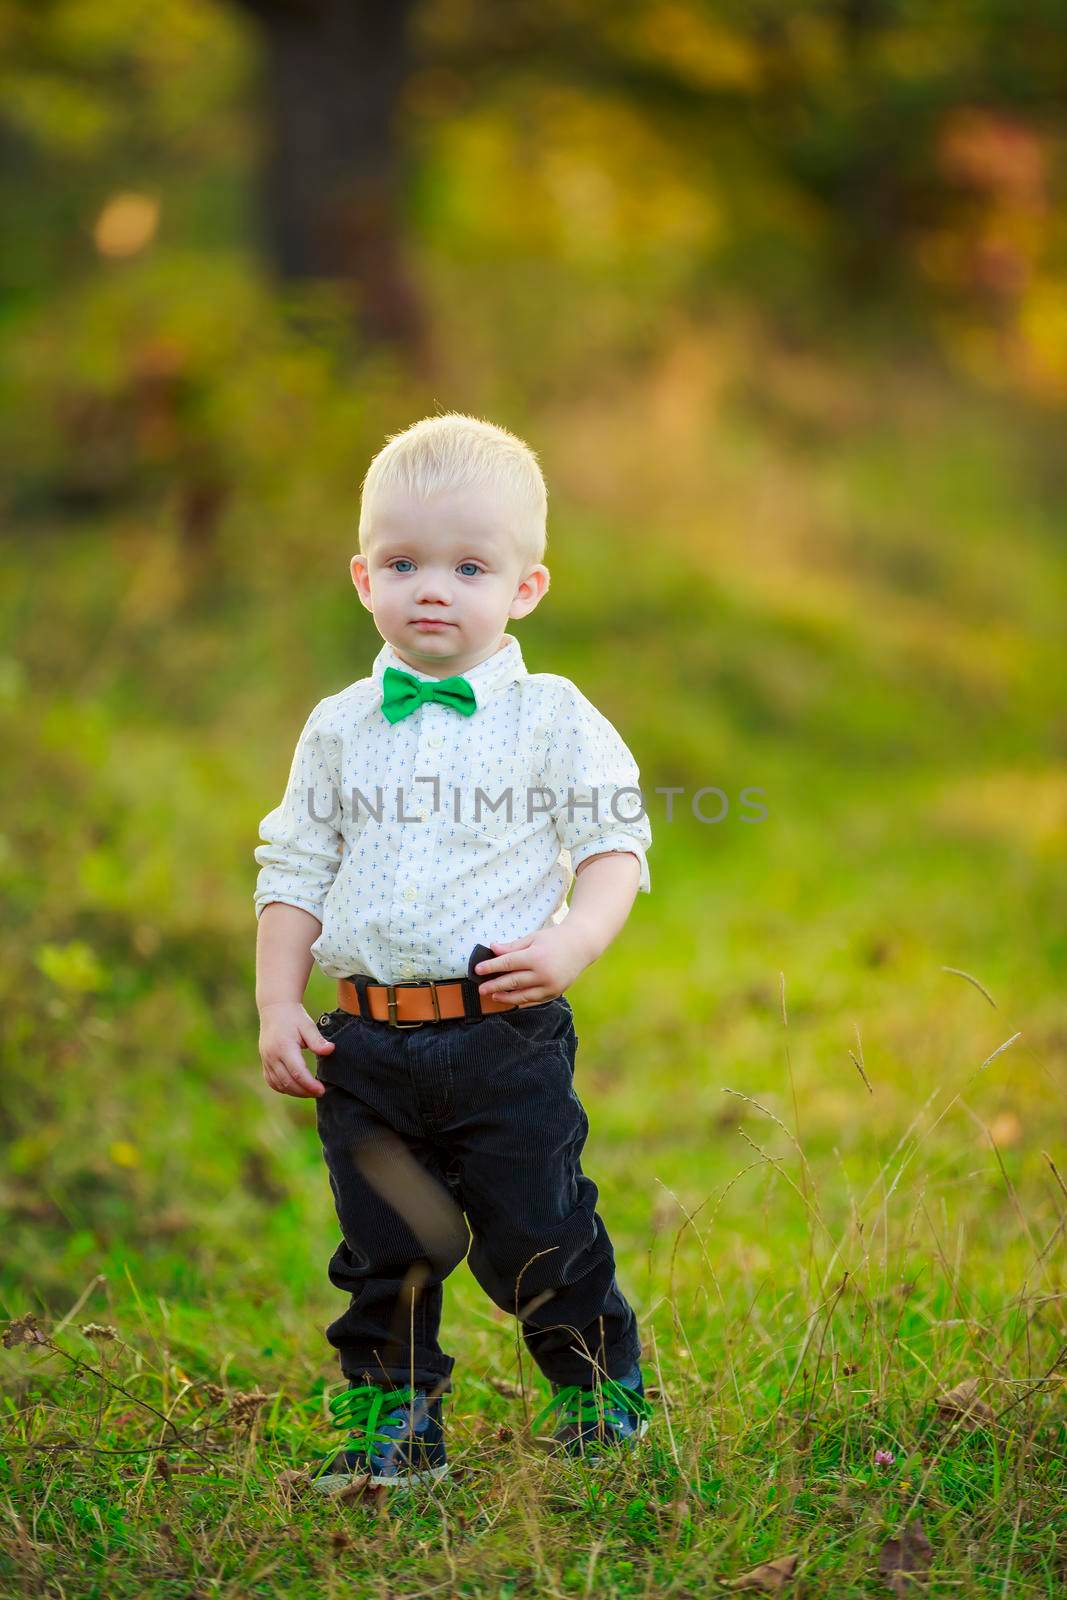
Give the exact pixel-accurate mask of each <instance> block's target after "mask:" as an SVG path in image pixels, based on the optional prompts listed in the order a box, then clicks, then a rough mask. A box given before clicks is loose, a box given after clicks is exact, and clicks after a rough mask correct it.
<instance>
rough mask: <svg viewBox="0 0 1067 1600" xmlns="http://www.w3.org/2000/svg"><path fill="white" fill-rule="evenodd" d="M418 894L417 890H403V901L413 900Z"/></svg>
mask: <svg viewBox="0 0 1067 1600" xmlns="http://www.w3.org/2000/svg"><path fill="white" fill-rule="evenodd" d="M418 892H419V891H418V890H417V889H405V890H404V899H405V900H414V898H415V896H416V895H417V894H418Z"/></svg>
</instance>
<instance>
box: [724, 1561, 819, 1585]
mask: <svg viewBox="0 0 1067 1600" xmlns="http://www.w3.org/2000/svg"><path fill="white" fill-rule="evenodd" d="M799 1560H800V1557H799V1556H775V1558H774V1560H773V1561H761V1562H760V1564H759V1566H758V1567H753V1568H752V1571H751V1572H745V1573H742V1575H741V1577H740V1578H720V1579H719V1582H720V1583H721V1584H722V1585H723V1586H724V1587H725V1588H727V1589H762V1590H764V1592H765V1593H767V1594H777V1592H778V1590H779V1589H781V1588H782V1586H783V1585H784V1584H787V1583H788V1582H789V1580H790V1579H791V1578H792V1576H793V1574H794V1573H795V1572H796V1567H797V1562H798V1561H799Z"/></svg>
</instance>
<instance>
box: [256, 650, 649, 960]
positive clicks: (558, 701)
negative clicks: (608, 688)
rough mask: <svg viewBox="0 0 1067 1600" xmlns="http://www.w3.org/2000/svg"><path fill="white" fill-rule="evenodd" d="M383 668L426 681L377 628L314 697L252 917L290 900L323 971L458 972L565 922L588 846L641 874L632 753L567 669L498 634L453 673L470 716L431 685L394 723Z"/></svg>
mask: <svg viewBox="0 0 1067 1600" xmlns="http://www.w3.org/2000/svg"><path fill="white" fill-rule="evenodd" d="M386 667H395V668H396V669H397V670H399V671H401V672H407V673H410V674H411V675H412V676H413V677H415V678H417V679H419V680H420V681H421V680H424V679H425V680H427V681H429V682H433V681H435V680H434V679H433V677H432V675H431V674H429V673H424V672H419V671H417V670H416V669H415V668H413V667H411V666H409V665H408V663H407V662H406V661H404V660H403V659H402V658H401V657H400V656H399V655H397V653H396V651H395V650H394V649H393V648H392V646H391V645H390V644H389V643H388V642H385V643H383V645H382V648H381V650H380V651H379V652H378V654H377V656H376V657H375V659H374V664H373V667H372V670H371V675H370V676H369V677H366V678H360V679H358V680H357V681H356V682H355V683H353V684H350V685H349V686H348V688H347V689H342V690H341V691H340V692H339V693H338V694H332V695H327V696H326V698H325V699H324V700H320V701H319V703H318V705H317V706H316V707H315V709H314V710H313V711H312V713H311V715H310V716H309V717H308V719H307V722H306V723H305V725H304V728H303V731H302V732H301V734H300V737H299V739H298V741H297V746H296V751H295V753H294V755H293V761H292V766H291V768H290V772H289V779H288V782H287V784H286V789H285V794H284V796H283V798H282V801H281V804H280V805H279V806H277V807H276V808H275V809H274V810H273V811H271V812H270V813H269V814H268V815H267V816H265V817H264V818H263V820H262V822H261V823H260V825H259V833H260V838H261V839H262V840H263V843H262V844H261V845H260V846H259V847H258V848H257V850H256V851H255V858H256V860H257V862H258V863H259V865H260V872H259V876H258V879H257V883H256V890H255V907H256V917H257V919H258V918H259V917H260V916H261V915H262V912H263V910H264V907H265V906H267V905H269V904H270V902H271V901H272V900H281V901H284V902H285V903H286V904H288V905H293V906H302V907H303V909H304V910H305V911H310V912H311V913H312V915H313V916H315V917H317V918H318V919H319V921H320V922H321V923H322V931H321V933H320V935H319V937H318V938H317V939H316V940H315V942H314V944H312V946H311V953H312V955H313V957H314V958H315V960H316V961H317V963H318V965H319V967H320V968H321V970H322V971H323V972H324V973H325V974H326V975H327V976H328V977H333V978H347V977H350V976H352V975H353V974H357V973H367V974H369V975H370V976H371V977H372V978H374V979H376V980H377V981H378V982H379V983H401V982H405V981H407V982H411V981H413V980H415V979H419V978H454V977H459V976H461V975H463V974H465V973H466V971H467V963H468V961H469V960H470V954H471V951H472V950H473V948H474V946H475V945H476V944H490V943H492V942H493V941H494V940H512V939H518V938H521V937H522V936H523V935H524V934H527V933H533V932H536V931H537V929H539V928H543V927H546V926H547V925H548V924H550V923H556V922H561V921H562V920H563V918H564V917H565V916H566V915H567V911H568V907H567V894H568V891H569V889H570V886H571V884H572V882H573V881H574V869H575V868H577V867H578V866H580V865H581V863H582V862H583V861H585V860H586V859H587V858H588V857H589V856H595V855H599V854H601V852H604V851H612V850H625V851H630V852H632V853H633V854H634V855H635V856H636V857H637V859H638V861H639V862H640V864H641V882H640V888H641V889H643V890H644V891H645V892H646V893H647V892H648V891H649V890H650V888H651V884H650V880H649V874H648V863H647V861H646V859H645V852H646V851H647V850H648V848H649V847H650V846H651V843H652V830H651V827H650V824H649V821H648V817H647V814H646V810H645V806H644V797H643V794H642V792H641V789H640V785H639V773H638V768H637V764H636V763H635V761H634V758H633V756H632V755H631V754H630V751H629V750H628V749H627V747H626V745H625V744H624V743H623V741H622V739H621V738H620V736H619V734H618V733H617V732H616V730H615V728H614V727H613V726H612V724H611V723H610V722H609V721H608V719H607V718H606V717H605V716H603V715H602V713H601V712H599V711H598V710H597V708H596V707H595V706H594V705H593V704H592V703H591V701H589V700H587V699H586V697H585V695H583V694H582V692H581V690H580V689H578V688H577V687H576V685H575V684H573V683H572V682H571V681H570V679H569V678H563V677H559V676H558V675H557V674H556V673H553V672H528V671H527V669H526V664H525V662H524V661H523V658H522V651H521V649H520V647H519V641H518V639H517V638H516V637H515V636H514V634H510V633H506V634H505V635H504V643H503V644H502V645H501V647H500V648H499V649H498V650H497V651H496V652H495V653H494V654H493V655H491V656H488V657H487V658H486V659H485V660H484V661H480V662H478V663H477V664H476V665H475V666H473V667H471V668H469V669H468V671H466V672H465V673H463V674H462V676H463V677H464V678H466V680H467V682H468V683H469V684H470V686H471V688H472V689H473V690H474V693H475V696H476V699H477V709H476V710H475V711H474V712H473V713H472V714H471V715H470V716H465V715H463V714H462V713H461V712H458V711H456V710H455V709H454V707H453V706H449V705H443V704H441V703H440V702H439V701H432V700H430V701H424V702H423V703H422V704H421V705H419V706H418V707H417V708H416V709H415V710H414V711H413V712H411V713H409V714H408V715H407V716H404V717H402V718H401V719H400V720H399V721H398V722H395V723H390V722H389V721H388V719H387V718H386V716H385V714H384V712H383V711H382V690H383V677H384V673H385V669H386ZM479 791H480V794H479ZM509 799H510V810H511V817H510V820H509V817H508V810H509V805H508V801H509ZM494 806H495V807H496V809H493V807H494ZM594 807H595V810H594Z"/></svg>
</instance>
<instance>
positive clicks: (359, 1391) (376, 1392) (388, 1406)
mask: <svg viewBox="0 0 1067 1600" xmlns="http://www.w3.org/2000/svg"><path fill="white" fill-rule="evenodd" d="M412 1398H413V1391H412V1390H411V1389H381V1388H379V1387H378V1385H377V1384H376V1383H362V1384H358V1385H357V1386H356V1387H355V1388H354V1389H346V1390H345V1391H344V1392H343V1393H342V1394H337V1395H334V1397H333V1399H332V1400H331V1401H330V1410H331V1412H332V1413H333V1419H334V1423H335V1425H336V1426H337V1427H339V1428H345V1429H348V1430H350V1436H349V1438H348V1439H346V1440H345V1443H344V1445H343V1446H342V1448H343V1449H349V1448H351V1449H354V1450H367V1451H370V1450H373V1449H374V1447H375V1446H376V1445H379V1444H394V1443H395V1442H396V1438H397V1435H396V1434H395V1433H385V1432H383V1431H382V1429H381V1428H379V1426H378V1418H379V1417H380V1416H381V1415H382V1413H383V1412H389V1411H393V1410H395V1409H396V1407H397V1406H410V1404H411V1401H412ZM393 1422H394V1426H395V1422H396V1419H395V1418H394V1419H393Z"/></svg>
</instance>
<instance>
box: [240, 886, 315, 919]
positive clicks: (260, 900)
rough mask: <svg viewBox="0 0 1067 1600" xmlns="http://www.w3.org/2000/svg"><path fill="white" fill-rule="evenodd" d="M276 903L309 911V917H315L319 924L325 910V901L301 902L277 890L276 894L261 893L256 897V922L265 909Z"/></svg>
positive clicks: (299, 899)
mask: <svg viewBox="0 0 1067 1600" xmlns="http://www.w3.org/2000/svg"><path fill="white" fill-rule="evenodd" d="M276 901H280V902H281V904H282V905H283V906H297V907H298V908H299V910H301V911H310V913H311V915H312V916H313V917H316V918H317V919H318V921H319V922H321V921H322V913H323V911H324V910H325V908H326V902H325V900H322V901H319V902H318V903H317V904H316V902H315V901H314V900H301V898H300V896H299V895H296V894H288V893H287V892H286V890H284V889H281V890H279V891H278V893H277V894H275V893H273V892H270V893H261V894H257V895H256V921H257V922H258V921H259V919H260V917H261V916H262V915H263V913H264V911H266V909H267V907H268V906H270V905H274V903H275V902H276Z"/></svg>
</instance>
